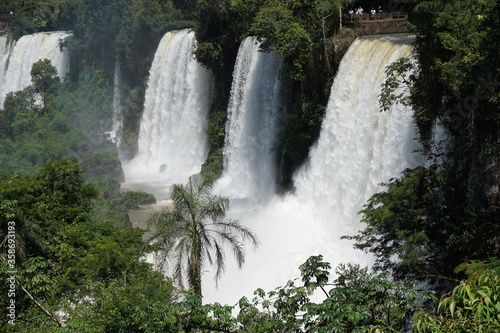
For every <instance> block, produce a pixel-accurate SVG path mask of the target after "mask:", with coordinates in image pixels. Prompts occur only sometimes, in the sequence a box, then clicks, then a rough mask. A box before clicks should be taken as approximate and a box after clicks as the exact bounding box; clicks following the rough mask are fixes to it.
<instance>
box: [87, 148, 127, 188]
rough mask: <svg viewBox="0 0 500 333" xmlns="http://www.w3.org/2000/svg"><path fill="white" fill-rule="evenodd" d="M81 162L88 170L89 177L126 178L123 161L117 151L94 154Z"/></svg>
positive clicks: (120, 179) (119, 179) (121, 179)
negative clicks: (122, 166)
mask: <svg viewBox="0 0 500 333" xmlns="http://www.w3.org/2000/svg"><path fill="white" fill-rule="evenodd" d="M80 163H81V166H82V168H83V169H85V170H87V172H88V175H87V177H86V178H87V179H88V178H92V177H109V178H114V179H116V180H118V181H123V179H124V175H123V170H122V168H121V162H120V160H119V158H118V153H116V152H115V151H108V152H104V153H98V154H92V155H90V156H88V157H86V158H84V159H82V161H81V162H80Z"/></svg>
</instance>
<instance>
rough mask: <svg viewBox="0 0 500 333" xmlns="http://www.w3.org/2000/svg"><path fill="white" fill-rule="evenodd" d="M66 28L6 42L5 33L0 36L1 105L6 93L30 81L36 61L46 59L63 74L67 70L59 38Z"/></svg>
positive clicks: (64, 54) (64, 33) (64, 36)
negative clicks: (61, 30)
mask: <svg viewBox="0 0 500 333" xmlns="http://www.w3.org/2000/svg"><path fill="white" fill-rule="evenodd" d="M69 35H70V34H69V33H68V32H40V33H36V34H32V35H26V36H23V37H21V38H20V39H19V40H18V41H17V42H16V43H14V44H13V45H8V44H7V41H6V39H7V38H6V37H0V57H1V59H0V107H1V106H3V102H4V99H5V95H6V94H8V93H10V92H13V91H18V90H22V89H23V88H25V87H27V86H29V85H30V84H31V74H30V72H31V67H32V66H33V64H34V63H35V62H37V61H38V60H42V59H49V60H50V61H51V62H52V65H53V66H54V67H55V68H56V69H57V73H58V75H59V77H61V78H64V76H65V75H66V73H67V72H68V70H69V59H68V57H67V54H66V52H65V50H64V48H63V47H62V46H61V42H62V41H63V40H64V39H65V38H66V37H68V36H69Z"/></svg>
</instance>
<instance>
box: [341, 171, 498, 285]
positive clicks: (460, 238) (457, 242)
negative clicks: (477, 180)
mask: <svg viewBox="0 0 500 333" xmlns="http://www.w3.org/2000/svg"><path fill="white" fill-rule="evenodd" d="M385 185H386V186H387V190H386V191H383V192H380V193H377V194H375V195H373V196H372V197H371V198H370V199H369V200H368V203H367V204H366V205H365V207H364V209H363V210H362V211H361V213H362V214H363V217H362V222H363V223H365V224H366V227H365V229H364V230H362V231H361V232H360V233H359V234H358V235H356V236H349V237H346V238H348V239H354V240H355V241H356V244H355V247H356V248H359V249H363V250H365V251H370V252H372V253H374V254H375V255H376V263H375V268H376V269H379V270H381V271H390V272H392V273H393V274H394V276H395V277H396V278H398V279H410V280H412V279H429V280H435V279H436V278H438V279H439V278H446V277H453V268H454V267H455V266H457V265H458V264H459V263H460V262H463V261H464V260H467V259H469V258H477V259H487V258H488V257H490V256H497V255H498V254H499V253H498V251H499V248H498V226H499V223H498V212H493V211H492V212H485V210H484V209H485V208H486V207H487V205H488V203H487V202H486V200H484V199H483V201H482V202H476V201H474V200H472V198H473V197H472V195H471V193H470V192H469V190H468V189H467V186H466V184H465V182H464V176H463V175H462V173H461V170H460V169H458V168H454V167H449V168H447V169H438V168H435V167H432V168H417V169H414V170H406V171H405V172H404V173H403V176H402V178H399V179H392V180H391V181H390V182H389V183H388V184H385Z"/></svg>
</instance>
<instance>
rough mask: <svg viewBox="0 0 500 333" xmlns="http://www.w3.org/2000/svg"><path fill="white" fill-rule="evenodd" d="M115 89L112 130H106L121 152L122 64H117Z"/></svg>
mask: <svg viewBox="0 0 500 333" xmlns="http://www.w3.org/2000/svg"><path fill="white" fill-rule="evenodd" d="M113 84H114V89H113V119H112V121H113V122H112V125H111V130H110V131H108V132H106V133H105V134H106V135H107V137H108V139H109V140H110V141H111V142H113V143H114V144H115V146H116V149H117V150H118V153H120V147H121V139H122V128H123V122H122V73H121V70H120V66H119V65H118V64H116V65H115V78H114V82H113Z"/></svg>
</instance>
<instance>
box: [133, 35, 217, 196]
mask: <svg viewBox="0 0 500 333" xmlns="http://www.w3.org/2000/svg"><path fill="white" fill-rule="evenodd" d="M194 49H195V39H194V32H192V31H190V30H181V31H174V32H168V33H167V34H165V36H164V37H163V38H162V40H161V41H160V44H159V46H158V49H157V51H156V53H155V57H154V60H153V63H152V65H151V70H150V73H149V81H148V87H147V90H146V97H145V104H144V114H143V117H142V120H141V126H140V133H139V142H138V145H139V147H138V153H137V155H136V157H135V158H134V159H133V160H131V161H129V162H125V163H123V166H124V172H125V179H126V182H127V183H150V184H151V183H154V184H157V185H158V187H161V188H168V186H169V185H171V184H173V183H185V182H186V181H187V179H188V177H189V176H191V175H193V174H196V173H198V172H200V170H201V165H202V164H203V162H204V161H205V159H206V156H207V152H208V151H207V136H206V126H207V115H208V112H209V108H210V106H211V102H212V90H213V83H212V81H213V78H212V75H211V74H210V73H209V72H208V71H207V70H205V69H204V68H203V67H202V66H201V65H200V64H199V63H198V62H197V61H196V60H195V58H194V55H193V51H194Z"/></svg>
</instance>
